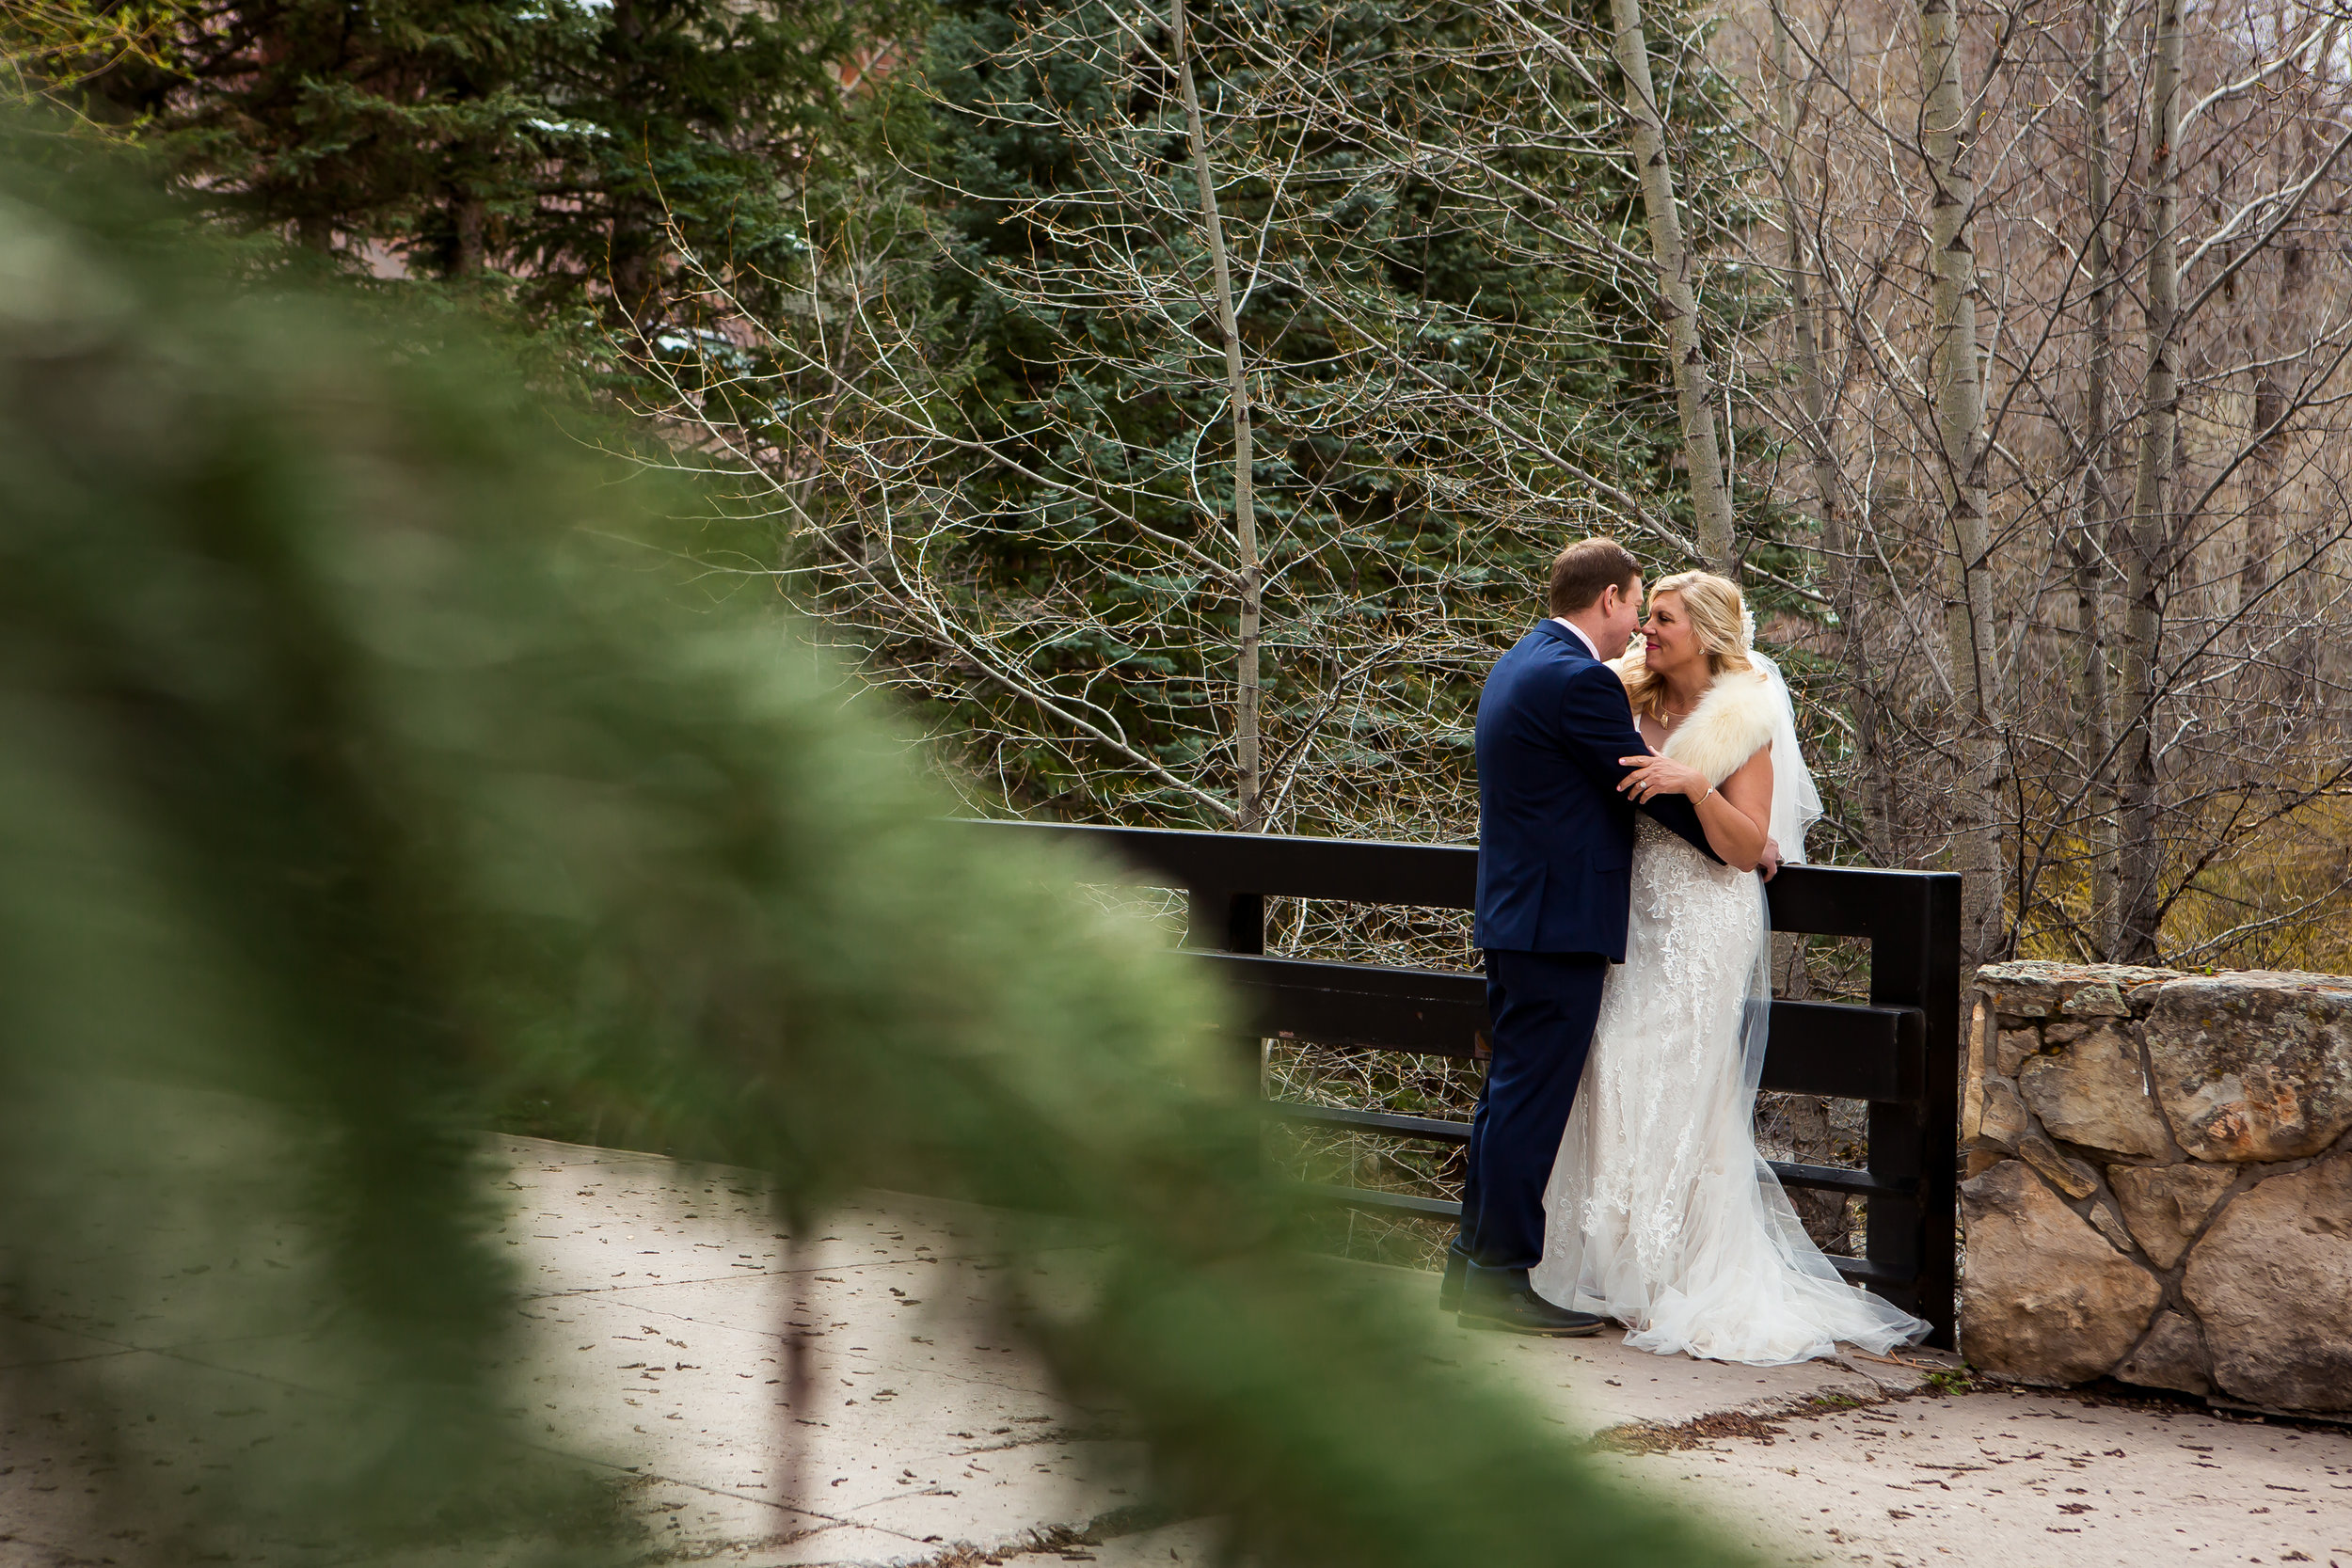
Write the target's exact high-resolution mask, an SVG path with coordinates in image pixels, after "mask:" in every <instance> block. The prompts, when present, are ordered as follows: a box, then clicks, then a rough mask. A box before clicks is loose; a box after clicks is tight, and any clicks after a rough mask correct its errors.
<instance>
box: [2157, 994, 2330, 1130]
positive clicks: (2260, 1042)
mask: <svg viewBox="0 0 2352 1568" xmlns="http://www.w3.org/2000/svg"><path fill="white" fill-rule="evenodd" d="M2146 1034H2147V1040H2148V1056H2149V1063H2150V1066H2151V1067H2152V1068H2153V1069H2154V1073H2155V1079H2156V1094H2157V1098H2158V1100H2159V1101H2161V1102H2162V1104H2163V1106H2164V1113H2165V1116H2166V1117H2168V1118H2169V1120H2170V1121H2171V1123H2172V1133H2173V1136H2175V1137H2177V1138H2178V1139H2180V1142H2181V1147H2182V1148H2185V1149H2186V1150H2187V1151H2188V1152H2189V1153H2190V1154H2192V1155H2194V1156H2195V1157H2196V1158H2198V1159H2200V1160H2214V1161H2224V1160H2231V1161H2239V1162H2263V1161H2271V1160H2293V1159H2297V1158H2300V1157H2302V1156H2304V1155H2310V1154H2316V1153H2318V1152H2319V1151H2320V1150H2321V1149H2324V1148H2327V1147H2328V1145H2330V1144H2332V1143H2334V1142H2335V1141H2336V1139H2337V1138H2339V1137H2341V1136H2343V1135H2344V1132H2345V1131H2346V1130H2347V1129H2352V980H2346V979H2344V977H2342V976H2334V975H2324V974H2272V973H2267V972H2262V971H2249V972H2247V973H2243V974H2216V975H2210V976H2201V977H2199V978H2196V979H2182V980H2175V981H2173V982H2171V983H2170V984H2169V985H2167V986H2165V987H2163V988H2162V990H2161V993H2160V994H2159V996H2158V998H2157V1001H2156V1005H2155V1007H2154V1008H2153V1010H2152V1011H2151V1012H2150V1013H2149V1015H2148V1022H2147V1029H2146Z"/></svg>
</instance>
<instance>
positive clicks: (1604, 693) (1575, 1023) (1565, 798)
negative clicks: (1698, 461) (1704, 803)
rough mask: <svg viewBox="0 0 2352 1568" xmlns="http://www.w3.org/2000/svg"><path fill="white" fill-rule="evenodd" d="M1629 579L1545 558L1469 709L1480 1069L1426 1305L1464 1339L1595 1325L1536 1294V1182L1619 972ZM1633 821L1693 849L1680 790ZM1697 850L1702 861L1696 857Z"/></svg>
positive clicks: (1694, 829) (1613, 568)
mask: <svg viewBox="0 0 2352 1568" xmlns="http://www.w3.org/2000/svg"><path fill="white" fill-rule="evenodd" d="M1641 604H1642V569H1641V566H1640V564H1639V563H1638V562H1635V561H1634V559H1633V557H1632V556H1631V555H1630V554H1629V553H1628V552H1627V550H1626V549H1625V547H1624V546H1621V545H1619V544H1618V543H1617V542H1616V541H1615V540H1613V539H1585V540H1581V541H1579V542H1578V543H1576V544H1573V545H1570V546H1568V547H1567V548H1566V549H1565V550H1563V551H1561V552H1560V558H1559V559H1558V560H1557V561H1554V562H1552V563H1551V595H1550V610H1551V616H1550V619H1549V620H1546V621H1542V622H1539V623H1537V625H1536V626H1535V629H1534V631H1531V632H1529V633H1528V634H1527V635H1526V636H1525V637H1522V638H1520V639H1519V641H1518V646H1517V647H1515V648H1513V649H1512V650H1511V651H1510V652H1509V653H1507V654H1504V655H1503V656H1502V658H1501V659H1500V660H1498V661H1497V662H1496V664H1495V667H1494V669H1493V670H1492V671H1491V672H1490V673H1488V674H1487V676H1486V689H1484V690H1483V691H1482V692H1481V693H1480V694H1479V699H1478V918H1477V926H1476V929H1475V930H1474V931H1473V933H1472V935H1471V939H1470V940H1471V941H1472V942H1475V943H1476V944H1477V945H1478V946H1480V947H1482V948H1484V949H1486V1011H1487V1017H1488V1019H1489V1021H1490V1022H1491V1024H1492V1028H1493V1038H1492V1044H1493V1059H1492V1061H1491V1062H1490V1063H1489V1064H1488V1066H1487V1069H1486V1086H1485V1088H1483V1089H1482V1090H1481V1091H1480V1092H1479V1096H1478V1110H1477V1114H1476V1116H1475V1117H1473V1118H1472V1120H1471V1122H1470V1169H1469V1174H1468V1176H1467V1177H1466V1178H1465V1180H1464V1181H1463V1184H1462V1231H1461V1234H1460V1235H1459V1236H1458V1237H1456V1238H1455V1239H1454V1245H1453V1248H1452V1249H1451V1251H1450V1252H1449V1253H1448V1255H1447V1258H1446V1271H1445V1282H1444V1284H1443V1285H1442V1286H1441V1287H1440V1290H1439V1304H1440V1306H1441V1307H1444V1308H1445V1309H1446V1310H1449V1311H1453V1310H1456V1309H1458V1310H1459V1311H1460V1313H1461V1320H1460V1321H1461V1323H1462V1325H1463V1326H1464V1327H1466V1328H1499V1329H1508V1330H1512V1331H1515V1332H1518V1333H1520V1334H1546V1335H1563V1336H1565V1335H1580V1334H1592V1333H1596V1332H1597V1331H1598V1330H1599V1328H1600V1325H1601V1321H1600V1320H1599V1319H1598V1318H1597V1317H1595V1316H1593V1315H1592V1314H1591V1313H1589V1312H1571V1311H1567V1310H1565V1308H1562V1307H1555V1306H1553V1305H1552V1304H1551V1303H1550V1302H1548V1301H1546V1300H1544V1298H1543V1297H1541V1296H1539V1295H1537V1294H1535V1292H1534V1290H1533V1289H1532V1288H1531V1287H1530V1286H1529V1284H1528V1278H1527V1271H1528V1270H1529V1269H1531V1268H1533V1267H1534V1265H1535V1264H1536V1263H1537V1262H1539V1261H1541V1260H1542V1258H1543V1253H1544V1186H1545V1183H1546V1181H1547V1180H1549V1177H1550V1174H1551V1164H1552V1159H1553V1156H1555V1155H1556V1154H1558V1153H1559V1151H1560V1135H1561V1133H1562V1132H1563V1131H1564V1130H1565V1128H1566V1126H1567V1122H1568V1109H1569V1107H1570V1106H1571V1105H1573V1104H1574V1103H1575V1101H1576V1088H1577V1083H1578V1081H1579V1080H1580V1079H1581V1078H1582V1077H1583V1074H1584V1057H1585V1053H1587V1052H1588V1051H1589V1050H1590V1049H1591V1048H1592V1043H1593V1022H1594V1020H1595V1019H1596V1018H1597V1016H1598V1014H1599V1011H1600V989H1601V980H1602V978H1603V977H1604V976H1605V975H1606V974H1608V968H1609V965H1611V964H1612V963H1623V962H1624V961H1625V936H1626V915H1627V910H1628V905H1629V902H1630V899H1631V891H1632V890H1631V879H1632V872H1631V866H1632V859H1633V813H1634V811H1635V809H1636V808H1635V807H1634V806H1632V805H1631V804H1629V802H1628V801H1627V800H1625V798H1624V797H1623V796H1621V795H1619V794H1618V793H1617V785H1618V784H1619V782H1620V781H1621V780H1622V779H1623V778H1624V777H1625V775H1626V774H1627V772H1629V768H1627V767H1626V766H1625V764H1624V763H1623V762H1621V761H1620V760H1619V759H1620V758H1624V757H1629V756H1639V755H1641V754H1642V753H1644V752H1646V751H1648V749H1649V748H1648V746H1647V745H1646V744H1645V743H1644V741H1643V739H1642V736H1641V733H1640V732H1639V731H1638V730H1636V729H1635V728H1634V727H1633V713H1632V710H1631V708H1630V707H1629V705H1627V703H1626V696H1625V688H1624V687H1623V686H1622V685H1620V684H1619V682H1618V680H1617V677H1616V675H1615V673H1613V672H1612V671H1611V670H1609V669H1608V668H1607V667H1606V666H1604V665H1603V664H1602V663H1601V660H1602V659H1603V658H1604V657H1615V656H1616V655H1618V654H1620V653H1622V652H1624V651H1625V646H1626V642H1627V641H1628V640H1629V638H1631V636H1632V635H1633V630H1634V627H1635V626H1636V625H1637V624H1638V623H1639V622H1640V620H1641ZM1640 809H1641V810H1644V811H1646V812H1648V813H1649V814H1650V815H1651V816H1655V817H1657V818H1658V820H1659V821H1660V822H1661V823H1663V824H1664V825H1665V826H1667V827H1668V828H1671V829H1673V830H1674V831H1675V832H1677V833H1679V834H1681V835H1682V836H1683V837H1684V838H1686V839H1689V840H1690V841H1691V842H1692V844H1694V845H1696V846H1698V847H1699V848H1700V849H1701V850H1707V834H1706V832H1705V831H1704V830H1702V829H1701V828H1700V826H1699V819H1698V814H1697V812H1696V811H1694V810H1693V809H1692V805H1691V802H1690V801H1689V800H1686V799H1685V798H1684V797H1682V796H1680V795H1666V796H1659V797H1654V798H1652V799H1651V800H1647V801H1645V803H1644V804H1643V805H1642V806H1641V807H1640ZM1708 853H1709V855H1710V857H1711V855H1712V851H1708Z"/></svg>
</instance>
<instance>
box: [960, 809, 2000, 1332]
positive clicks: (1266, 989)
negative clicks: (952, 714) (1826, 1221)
mask: <svg viewBox="0 0 2352 1568" xmlns="http://www.w3.org/2000/svg"><path fill="white" fill-rule="evenodd" d="M975 826H977V827H980V828H983V829H984V830H985V831H987V832H991V833H994V834H1000V835H1003V836H1005V837H1008V838H1015V839H1028V840H1033V841H1036V842H1039V843H1041V844H1042V843H1052V844H1057V845H1074V846H1080V847H1085V848H1087V849H1089V850H1091V851H1093V852H1094V853H1095V854H1097V855H1098V856H1099V857H1101V858H1102V859H1104V860H1105V861H1107V862H1110V863H1114V864H1117V865H1119V866H1120V867H1122V868H1123V869H1124V870H1125V872H1126V874H1127V878H1128V879H1130V880H1135V881H1139V882H1141V883H1143V884H1145V885H1152V886H1165V887H1171V888H1180V889H1183V890H1184V892H1185V893H1186V895H1187V912H1188V922H1187V929H1186V935H1185V942H1184V945H1185V947H1186V949H1187V950H1188V952H1189V953H1190V955H1191V957H1192V961H1194V962H1196V963H1199V964H1200V965H1201V966H1203V967H1204V968H1206V969H1208V970H1209V971H1211V972H1212V973H1214V974H1216V976H1217V977H1218V978H1219V979H1220V980H1221V981H1222V982H1223V983H1224V984H1225V986H1226V987H1227V988H1228V990H1230V991H1231V992H1232V994H1233V995H1234V996H1235V997H1237V998H1238V999H1239V1000H1240V1002H1241V1004H1242V1006H1243V1007H1244V1008H1245V1009H1246V1012H1247V1022H1248V1026H1249V1027H1250V1028H1251V1029H1252V1030H1253V1031H1254V1033H1253V1035H1252V1038H1253V1039H1259V1038H1280V1039H1295V1040H1301V1041H1309V1042H1312V1043H1314V1044H1318V1045H1329V1046H1339V1047H1345V1048H1353V1049H1370V1050H1381V1051H1400V1052H1412V1053H1422V1054H1432V1055H1447V1056H1477V1055H1482V1054H1483V1053H1484V1042H1485V1037H1486V1026H1487V1025H1486V981H1485V979H1484V977H1483V976H1480V975H1477V974H1460V973H1454V972H1449V971H1442V970H1426V969H1406V968H1399V967H1392V966H1388V965H1381V964H1360V963H1337V962H1332V961H1329V960H1325V959H1312V958H1284V957H1269V956H1267V955H1266V953H1265V913H1264V911H1265V900H1266V899H1267V898H1304V899H1320V900H1327V901H1331V902H1339V903H1351V904H1376V905H1383V906H1401V907H1419V908H1427V909H1447V910H1468V909H1470V908H1472V907H1473V905H1474V903H1475V901H1476V897H1477V891H1478V851H1477V850H1476V849H1475V848H1474V847H1463V846H1454V845H1425V844H1389V843H1381V842H1377V841H1365V840H1357V839H1319V838H1304V837H1295V836H1290V835H1284V834H1275V833H1226V832H1187V831H1183V830H1174V829H1155V828H1114V827H1076V826H1069V825H1064V824H1058V823H1037V822H988V823H982V824H975ZM1959 882H1960V879H1959V878H1958V877H1956V876H1953V875H1951V874H1949V873H1937V872H1910V871H1860V870H1849V869H1846V868H1843V867H1830V866H1809V865H1808V866H1789V867H1787V868H1785V869H1784V870H1782V871H1781V873H1780V874H1779V875H1778V876H1776V877H1774V878H1773V879H1772V881H1771V883H1770V884H1768V886H1767V889H1766V895H1767V902H1768V904H1769V906H1770V909H1771V911H1772V928H1773V929H1774V930H1776V931H1788V932H1795V933H1801V934H1805V935H1820V936H1833V937H1852V938H1861V939H1865V940H1867V942H1869V943H1870V996H1869V1000H1868V1002H1867V1003H1844V1002H1811V1001H1787V1000H1776V1001H1774V1002H1773V1003H1772V1020H1771V1023H1772V1027H1771V1035H1770V1043H1769V1045H1768V1047H1767V1050H1766V1053H1765V1060H1764V1071H1763V1086H1764V1087H1765V1088H1768V1089H1775V1090H1780V1091H1783V1092H1787V1093H1791V1094H1806V1095H1824V1096H1831V1097H1835V1098H1840V1099H1851V1100H1861V1101H1867V1102H1868V1113H1867V1115H1868V1130H1869V1152H1868V1156H1867V1160H1868V1164H1867V1168H1865V1169H1860V1170H1848V1169H1843V1168H1839V1167H1835V1166H1826V1165H1812V1164H1793V1163H1786V1162H1777V1161H1776V1162H1774V1163H1773V1166H1772V1168H1773V1169H1774V1171H1775V1172H1777V1173H1778V1174H1779V1176H1780V1179H1781V1180H1782V1181H1783V1182H1784V1183H1785V1184H1787V1185H1788V1186H1792V1187H1804V1188H1812V1189H1817V1190H1820V1191H1825V1192H1834V1193H1839V1194H1844V1195H1847V1196H1857V1197H1860V1198H1863V1199H1864V1200H1865V1201H1866V1203H1867V1213H1866V1218H1865V1238H1866V1239H1865V1245H1864V1251H1863V1256H1862V1257H1860V1258H1834V1259H1832V1261H1833V1262H1835V1263H1836V1266H1837V1268H1838V1269H1839V1271H1840V1272H1841V1273H1842V1274H1844V1275H1845V1276H1846V1277H1847V1278H1849V1279H1851V1280H1855V1281H1857V1282H1860V1283H1864V1284H1867V1285H1868V1286H1869V1287H1870V1288H1871V1289H1873V1290H1875V1291H1879V1292H1881V1293H1882V1294H1883V1295H1885V1296H1887V1297H1888V1298H1889V1299H1890V1300H1893V1301H1894V1302H1895V1303H1896V1304H1897V1305H1898V1306H1900V1307H1905V1308H1906V1309H1908V1310H1910V1311H1913V1312H1915V1313H1917V1314H1918V1315H1919V1316H1921V1317H1923V1318H1926V1319H1927V1320H1928V1321H1929V1322H1930V1323H1933V1324H1934V1325H1935V1334H1934V1336H1933V1337H1932V1342H1934V1343H1936V1344H1940V1345H1945V1346H1949V1345H1950V1344H1951V1342H1952V1309H1953V1308H1952V1283H1953V1244H1954V1204H1955V1201H1956V1197H1957V1194H1956V1191H1955V1177H1956V1172H1955V1170H1954V1168H1953V1167H1954V1164H1955V1160H1956V1134H1957V1130H1958V1122H1959V1104H1958V1073H1957V1064H1958V1054H1959V1038H1960V1014H1959V1007H1960V898H1959ZM1264 1109H1265V1114H1266V1115H1267V1116H1268V1117H1273V1118H1275V1119H1278V1120H1282V1121H1287V1122H1293V1123H1298V1124H1311V1125H1320V1126H1326V1127H1341V1128H1346V1129H1349V1130H1352V1131H1357V1132H1374V1133H1380V1134H1385V1135H1389V1136H1393V1137H1399V1138H1409V1139H1418V1140H1425V1141H1429V1142H1435V1143H1442V1144H1459V1143H1462V1142H1465V1141H1466V1140H1467V1139H1468V1137H1469V1134H1470V1124H1469V1123H1468V1122H1465V1121H1454V1120H1447V1119H1444V1118H1440V1117H1413V1116H1404V1115H1399V1114H1396V1113H1392V1112H1385V1111H1371V1110H1359V1109H1355V1108H1352V1107H1344V1106H1324V1105H1298V1104H1291V1103H1285V1102H1279V1101H1268V1102H1267V1103H1266V1105H1265V1107H1264ZM1308 1185H1309V1187H1310V1189H1311V1191H1312V1192H1314V1193H1315V1194H1316V1195H1318V1196H1324V1197H1327V1198H1329V1199H1331V1200H1332V1201H1334V1202H1338V1203H1343V1204H1347V1205H1350V1206H1352V1207H1356V1208H1359V1209H1367V1210H1376V1211H1380V1212H1390V1213H1402V1214H1411V1215H1418V1216H1424V1217H1428V1218H1435V1219H1445V1218H1452V1217H1456V1216H1458V1215H1459V1213H1460V1212H1461V1210H1460V1206H1459V1205H1458V1204H1454V1203H1449V1202H1447V1201H1445V1200H1444V1199H1441V1198H1434V1197H1423V1196H1417V1195H1413V1194H1408V1193H1389V1192H1378V1191H1374V1190H1371V1189H1366V1188H1356V1187H1341V1186H1329V1185H1325V1184H1320V1183H1309V1184H1308Z"/></svg>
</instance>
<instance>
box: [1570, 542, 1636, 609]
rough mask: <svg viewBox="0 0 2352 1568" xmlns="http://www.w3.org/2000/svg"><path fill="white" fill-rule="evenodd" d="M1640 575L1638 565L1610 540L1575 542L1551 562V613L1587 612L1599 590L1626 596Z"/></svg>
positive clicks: (1596, 597)
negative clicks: (1609, 590) (1611, 590)
mask: <svg viewBox="0 0 2352 1568" xmlns="http://www.w3.org/2000/svg"><path fill="white" fill-rule="evenodd" d="M1641 575H1642V563H1641V562H1638V561H1636V560H1634V559H1633V552H1632V551H1631V550H1629V549H1627V548H1626V547H1625V546H1623V545H1620V544H1618V543H1617V542H1616V541H1615V540H1614V539H1610V538H1606V537H1604V536H1602V535H1600V534H1595V535H1594V536H1593V537H1592V538H1590V539H1579V540H1578V541H1577V542H1576V543H1575V544H1573V545H1570V546H1568V547H1567V548H1566V549H1565V550H1562V551H1561V552H1560V556H1559V559H1558V560H1556V561H1554V562H1552V563H1551V613H1552V614H1554V615H1574V614H1576V613H1577V612H1578V611H1580V610H1590V609H1592V608H1593V605H1594V603H1595V602H1596V601H1597V600H1598V599H1599V597H1600V595H1601V591H1602V590H1603V589H1607V588H1615V589H1616V590H1618V591H1619V592H1620V593H1625V594H1630V593H1631V592H1633V584H1634V581H1635V579H1636V578H1640V577H1641Z"/></svg>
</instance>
